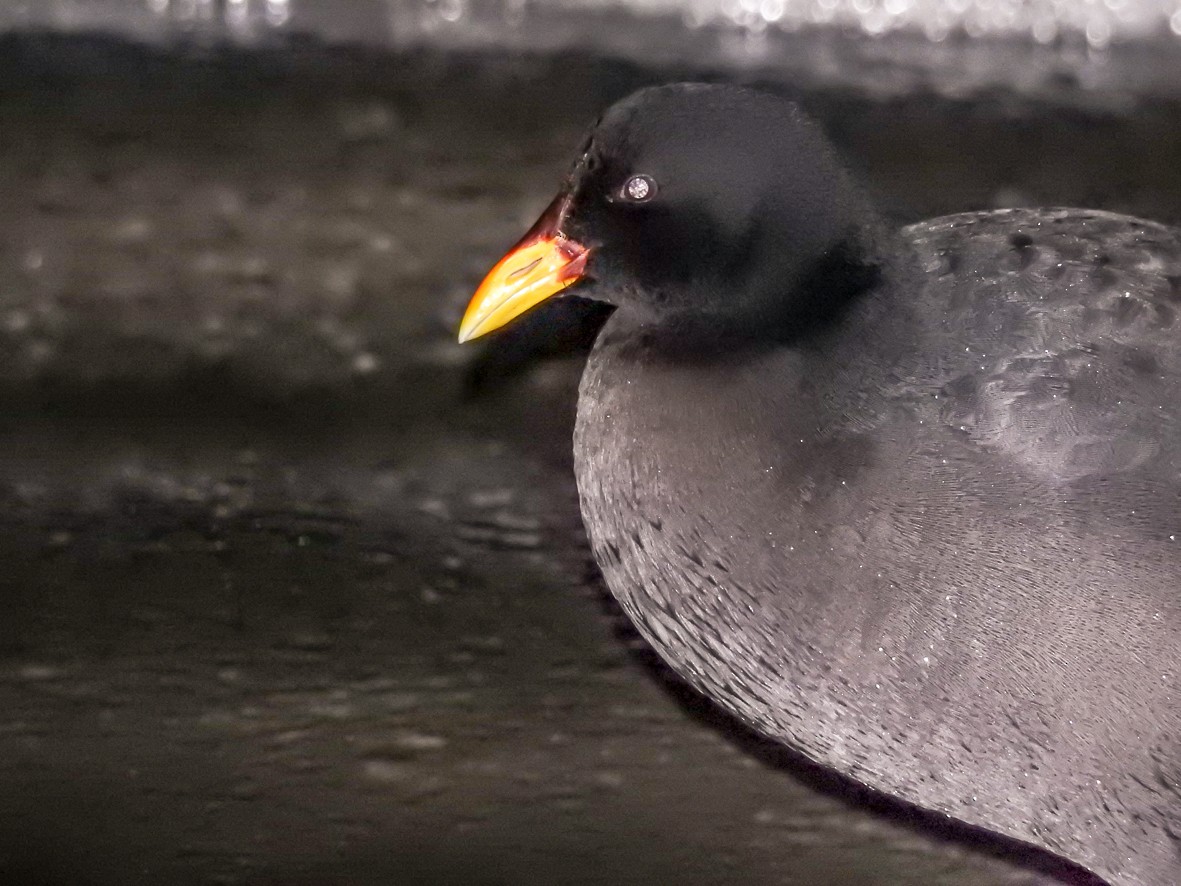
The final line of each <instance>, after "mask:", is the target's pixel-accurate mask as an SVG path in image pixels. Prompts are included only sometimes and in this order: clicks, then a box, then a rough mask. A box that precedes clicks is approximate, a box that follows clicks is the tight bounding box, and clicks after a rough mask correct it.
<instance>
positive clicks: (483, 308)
mask: <svg viewBox="0 0 1181 886" xmlns="http://www.w3.org/2000/svg"><path fill="white" fill-rule="evenodd" d="M567 203H568V199H567V198H566V196H565V195H560V196H559V197H558V198H557V199H555V200H554V201H553V203H551V204H550V205H549V206H548V207H547V208H546V210H545V212H543V213H542V214H541V218H539V219H538V220H537V222H536V223H535V224H534V225H533V227H532V228H530V229H529V232H528V233H527V234H526V235H525V236H524V237H523V238H521V241H520V242H519V243H518V244H517V245H516V246H514V247H513V248H512V249H511V250H509V252H508V254H507V255H506V256H505V257H504V258H502V259H501V260H500V261H498V262H497V263H496V264H495V266H493V268H492V270H491V271H489V272H488V276H486V277H485V278H484V282H482V283H481V284H480V286H479V288H478V289H476V294H475V295H473V296H472V300H471V302H470V303H469V304H468V306H467V311H466V312H465V313H464V315H463V321H462V322H461V323H460V324H459V340H460V342H461V343H462V342H466V341H471V340H472V339H473V338H479V337H480V336H481V335H484V334H485V333H488V332H491V331H492V330H494V329H499V328H500V327H501V326H504V325H505V324H506V323H508V322H509V321H510V320H513V319H514V318H516V317H519V316H521V314H523V313H525V312H526V311H527V310H529V309H530V308H532V307H534V306H535V305H538V304H540V303H541V302H543V301H545V300H546V299H547V298H550V297H551V296H553V295H557V294H558V293H559V292H561V291H562V290H563V289H565V288H566V287H568V286H571V285H572V284H574V283H576V282H578V280H579V279H580V278H581V277H582V275H583V274H584V273H585V272H586V260H587V257H588V256H589V255H590V250H588V249H587V248H586V247H584V246H583V245H582V244H580V243H577V242H575V241H574V240H571V239H570V238H569V237H567V236H565V235H564V234H563V233H562V232H561V230H559V226H560V224H561V222H562V219H563V216H564V214H565V209H566V206H567Z"/></svg>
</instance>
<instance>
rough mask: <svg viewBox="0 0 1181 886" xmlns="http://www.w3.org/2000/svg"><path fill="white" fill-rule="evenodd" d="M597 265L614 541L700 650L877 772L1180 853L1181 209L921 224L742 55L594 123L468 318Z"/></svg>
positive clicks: (659, 641) (593, 471)
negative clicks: (1179, 215) (891, 214)
mask: <svg viewBox="0 0 1181 886" xmlns="http://www.w3.org/2000/svg"><path fill="white" fill-rule="evenodd" d="M563 295H577V296H579V297H582V298H586V299H592V300H596V301H600V302H603V303H604V304H605V305H607V306H609V307H610V309H611V310H610V316H609V317H608V319H607V320H606V323H605V324H604V326H603V328H602V330H601V331H600V332H599V335H598V338H597V340H596V342H595V344H594V347H593V349H592V351H591V353H590V355H589V358H588V360H587V363H586V366H585V369H584V371H583V375H582V380H581V383H580V386H579V394H578V408H577V421H576V427H575V432H574V438H573V446H574V465H575V479H576V481H577V487H578V493H579V501H580V507H581V512H582V517H583V522H584V524H585V528H586V530H587V535H588V537H589V540H590V545H591V550H592V551H593V554H594V557H595V560H596V561H597V563H598V565H599V568H600V570H601V572H602V574H603V577H604V579H605V581H606V584H607V586H608V587H609V589H610V591H611V592H612V594H613V595H614V596H615V597H616V598H617V599H618V601H619V603H620V604H621V606H622V608H623V609H624V610H625V612H626V613H627V615H628V616H629V617H630V619H631V620H632V621H633V622H634V624H635V626H636V627H637V628H638V630H639V632H640V633H641V634H642V635H643V637H644V638H645V639H646V640H647V641H648V643H650V644H651V646H652V647H653V648H654V649H655V650H656V651H657V653H659V655H660V656H661V658H663V659H664V661H665V662H666V663H667V664H668V665H669V666H670V667H671V668H672V669H673V671H675V672H676V674H678V675H679V676H680V677H681V678H682V679H683V680H685V681H686V682H688V683H689V684H690V685H691V686H693V687H694V688H695V689H697V690H698V691H700V692H701V693H703V694H704V695H705V696H707V697H708V698H709V699H711V700H712V701H713V702H714V703H716V704H717V705H719V706H721V707H722V708H723V709H725V710H727V711H729V712H730V713H731V714H733V715H735V716H736V717H737V718H739V719H740V720H741V721H743V722H744V723H745V724H747V725H749V726H750V727H752V728H753V729H754V730H756V731H758V732H759V733H761V734H762V735H764V736H766V737H768V738H770V739H773V740H774V741H777V742H779V743H781V744H783V745H785V746H787V747H788V748H790V749H791V750H792V751H794V752H796V753H798V754H802V755H803V756H804V757H806V758H807V759H808V760H810V761H812V762H813V763H816V764H819V765H820V766H821V767H824V769H826V770H830V771H833V772H835V773H837V774H838V775H839V776H841V777H843V778H847V779H851V780H852V782H854V783H857V784H859V785H862V786H864V787H865V788H868V789H869V790H870V791H871V792H873V793H874V794H877V795H880V796H882V797H884V798H887V800H888V802H894V801H897V802H898V803H899V804H901V805H902V806H904V807H912V808H917V809H918V810H922V811H923V812H925V813H928V814H930V815H932V816H934V817H935V818H936V819H938V820H947V821H950V822H953V823H958V824H962V825H966V826H968V829H969V830H973V831H976V830H983V831H984V832H987V833H988V834H991V835H995V836H997V837H999V838H1001V842H1003V843H1006V844H1011V845H1013V846H1014V847H1015V848H1028V847H1033V849H1034V851H1035V854H1036V853H1043V852H1044V853H1049V854H1050V856H1052V857H1054V858H1056V859H1061V860H1063V861H1065V862H1066V863H1067V864H1068V865H1077V866H1079V867H1081V868H1082V869H1084V870H1085V871H1088V872H1090V874H1091V875H1094V876H1095V877H1098V878H1101V879H1102V880H1103V881H1105V882H1107V883H1109V884H1112V886H1176V884H1178V883H1181V683H1179V680H1178V662H1179V659H1181V338H1179V335H1178V333H1179V330H1181V324H1179V323H1178V311H1179V310H1181V232H1179V231H1178V230H1176V229H1175V228H1172V227H1169V226H1167V225H1163V224H1158V223H1155V222H1151V221H1146V220H1142V219H1138V218H1133V217H1130V216H1126V215H1120V214H1116V213H1112V212H1106V211H1099V210H1083V209H1074V208H1029V209H1004V210H990V211H975V212H965V213H961V214H956V215H949V216H945V217H941V218H936V219H932V220H929V221H923V222H919V223H917V224H910V225H908V226H905V227H896V226H893V225H891V224H889V223H888V222H886V221H885V220H884V219H883V218H882V217H881V216H880V215H879V213H878V212H877V211H876V210H875V208H874V206H873V203H872V200H871V199H870V198H869V197H868V196H867V192H866V190H865V189H864V187H863V186H862V185H861V184H860V183H858V182H857V181H856V180H855V179H854V177H853V176H852V175H851V174H850V173H849V172H848V171H847V169H846V168H845V166H844V165H843V163H842V161H841V159H840V157H839V156H838V155H837V153H836V152H835V150H834V149H833V147H832V146H831V144H830V143H829V141H828V140H827V139H826V137H825V135H824V133H823V131H822V130H821V129H820V127H819V126H818V125H817V124H816V123H815V122H813V121H812V120H810V119H809V118H808V117H807V116H806V114H805V113H804V112H803V111H801V110H800V109H799V107H798V106H797V105H796V104H795V103H793V102H791V101H789V100H787V99H785V98H782V97H780V96H776V95H774V94H771V93H767V92H762V91H757V90H752V89H748V88H744V87H741V86H737V85H725V84H693V83H678V84H668V85H662V86H656V87H649V88H647V89H644V90H641V91H639V92H637V93H634V94H633V95H631V96H629V97H627V98H625V99H623V100H621V101H619V102H617V103H616V104H614V105H612V106H610V107H609V108H608V109H607V110H606V112H605V113H604V114H603V116H602V117H601V118H599V120H598V121H596V122H595V123H594V125H593V126H592V127H591V128H590V130H589V134H588V135H587V136H586V138H585V140H584V141H583V143H582V144H581V146H580V147H579V148H578V150H577V152H576V157H575V160H574V162H573V164H572V166H571V167H570V171H569V173H568V175H567V176H566V177H565V179H564V181H563V183H562V185H561V187H560V188H559V193H558V195H557V197H556V198H555V199H554V200H553V202H552V203H550V205H549V206H548V207H547V208H546V209H545V211H544V212H543V213H542V215H541V217H540V218H539V219H538V221H537V223H536V224H535V225H534V226H533V227H532V228H531V229H530V230H529V231H528V232H527V233H526V234H525V236H524V237H523V238H522V239H521V240H520V242H518V243H517V244H516V245H515V246H514V247H513V248H512V249H510V251H509V252H508V254H507V255H506V256H505V257H504V258H503V259H502V260H501V261H499V262H498V263H496V265H495V266H494V267H493V268H492V270H491V271H490V272H489V273H488V275H487V276H486V278H485V279H484V280H483V282H482V283H481V284H480V285H479V287H478V289H477V290H476V292H475V295H474V296H473V298H472V300H471V302H470V304H469V306H468V308H467V311H466V313H465V314H464V317H463V319H462V322H461V325H460V334H459V338H460V341H461V342H462V341H466V340H470V339H473V338H476V337H479V336H482V335H484V334H486V333H488V332H491V331H493V330H495V329H497V328H499V327H502V326H504V325H505V324H507V323H509V322H510V321H511V320H513V319H514V318H515V317H517V316H520V315H521V314H523V313H525V312H526V311H528V310H529V309H530V308H532V307H533V306H535V305H537V304H540V303H541V302H543V301H545V300H547V299H550V298H554V297H560V296H563Z"/></svg>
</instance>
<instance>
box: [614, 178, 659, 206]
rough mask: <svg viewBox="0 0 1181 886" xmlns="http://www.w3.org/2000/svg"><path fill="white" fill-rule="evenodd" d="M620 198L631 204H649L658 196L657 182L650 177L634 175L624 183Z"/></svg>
mask: <svg viewBox="0 0 1181 886" xmlns="http://www.w3.org/2000/svg"><path fill="white" fill-rule="evenodd" d="M619 196H620V197H621V198H622V199H624V200H627V201H628V202H629V203H647V202H648V201H649V200H651V199H652V198H653V197H655V196H656V181H655V180H654V179H653V178H652V176H650V175H633V176H631V177H630V178H629V179H628V180H627V181H625V182H624V183H623V187H622V188H620V190H619Z"/></svg>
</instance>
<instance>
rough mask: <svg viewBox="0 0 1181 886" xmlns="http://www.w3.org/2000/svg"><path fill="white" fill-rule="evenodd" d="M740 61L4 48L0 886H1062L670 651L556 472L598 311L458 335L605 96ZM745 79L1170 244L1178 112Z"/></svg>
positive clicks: (949, 164)
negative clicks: (745, 701)
mask: <svg viewBox="0 0 1181 886" xmlns="http://www.w3.org/2000/svg"><path fill="white" fill-rule="evenodd" d="M709 73H710V72H708V71H704V72H693V71H691V70H685V69H682V70H671V69H664V70H645V69H642V68H640V67H637V66H634V65H629V64H624V63H621V62H611V61H606V60H602V59H595V58H592V57H570V56H569V55H565V56H563V57H561V58H552V57H545V56H538V57H534V58H523V57H509V56H505V55H496V54H493V53H489V54H483V55H471V56H466V57H460V56H456V55H449V56H448V55H441V54H432V53H430V52H427V51H423V52H419V53H416V54H410V55H402V56H383V55H380V54H377V53H373V52H363V51H360V50H348V49H344V48H336V49H331V50H329V49H326V48H321V47H317V46H316V45H314V44H306V45H302V44H301V45H295V46H291V47H286V48H284V49H283V50H281V51H270V50H259V51H255V52H251V53H247V52H228V51H217V52H212V51H208V50H198V49H194V48H191V47H190V48H187V49H185V48H180V49H177V50H176V51H175V52H171V53H160V52H153V51H148V50H144V49H139V48H135V47H132V46H130V45H125V44H120V43H117V42H112V41H103V40H87V39H71V40H63V39H55V38H48V37H12V36H9V37H0V503H2V506H0V523H2V524H3V531H2V532H0V562H2V563H3V564H4V569H3V572H2V573H0V710H2V711H3V714H2V715H0V878H2V879H3V881H4V882H6V883H46V884H48V883H53V884H58V883H60V884H72V886H80V884H91V883H93V884H133V883H152V884H158V883H199V882H200V883H206V882H214V883H263V884H272V883H273V884H321V883H323V884H328V883H340V884H368V883H381V884H402V883H407V884H415V883H472V884H485V883H487V884H491V883H505V884H544V883H571V884H575V883H633V882H635V883H638V882H648V883H683V884H693V886H696V884H729V883H745V884H752V883H757V884H762V883H798V884H820V886H823V884H843V883H865V884H882V886H886V884H891V886H896V884H931V883H938V884H949V886H950V884H955V886H967V884H1024V883H1035V882H1044V878H1043V877H1042V875H1039V874H1034V873H1029V872H1026V871H1024V870H1021V869H1019V868H1017V867H1015V866H1013V865H1011V864H1009V863H1007V862H1005V861H1002V860H999V859H997V858H994V857H990V856H988V855H985V854H981V853H979V852H976V851H974V850H971V849H966V848H962V847H960V846H958V845H956V844H949V843H947V842H946V841H942V840H940V839H937V838H936V837H934V836H930V835H928V834H927V833H925V832H923V831H920V830H915V829H914V828H911V827H908V826H904V825H902V824H899V823H897V822H892V821H889V820H887V819H885V818H882V817H880V816H875V815H871V814H870V813H868V812H865V811H862V809H860V808H859V807H854V806H851V805H849V804H848V803H847V802H846V801H845V800H844V799H843V797H842V794H844V793H848V792H847V791H842V790H841V789H840V787H839V785H835V786H834V785H833V784H829V783H823V782H824V781H825V780H824V779H822V778H817V777H816V775H815V773H808V772H806V771H805V772H802V773H801V771H800V770H799V768H798V767H792V766H783V765H781V764H782V761H781V760H779V759H777V758H776V755H775V754H774V753H772V752H771V751H770V750H769V749H767V748H766V747H762V746H760V745H759V744H758V743H757V742H755V741H753V740H752V739H751V738H750V737H749V736H745V735H744V734H743V733H742V732H741V730H739V729H738V728H736V727H735V726H734V725H733V724H730V723H728V721H726V720H725V718H724V717H722V716H721V715H719V714H717V713H716V712H713V711H712V710H711V709H710V708H709V707H708V706H707V705H705V704H704V703H702V702H700V701H698V700H696V699H695V697H694V696H692V695H691V694H688V693H685V692H683V691H680V690H678V689H676V687H675V686H673V685H671V684H670V681H669V680H668V678H667V677H666V676H665V675H663V674H662V672H661V670H660V668H659V667H658V666H657V665H656V664H655V663H654V662H653V661H652V659H651V656H650V655H648V654H646V653H645V652H644V651H643V649H642V646H641V644H639V643H638V641H637V640H636V639H635V638H634V636H633V635H632V634H631V633H630V632H629V630H628V629H627V627H626V625H624V624H623V623H622V621H621V619H620V617H619V616H618V615H617V614H616V612H615V610H614V609H613V608H612V607H611V606H610V605H609V603H608V602H607V601H606V600H605V599H604V595H603V591H602V589H601V587H600V585H599V583H598V579H597V573H596V572H595V569H594V566H593V563H592V562H591V560H590V556H589V553H588V551H587V549H586V545H585V541H584V538H583V535H582V529H581V523H580V521H579V517H578V511H577V501H576V496H575V492H574V488H573V481H572V477H571V471H570V429H571V424H572V419H573V408H574V396H575V387H576V384H577V377H578V372H579V368H580V363H581V357H580V356H579V355H578V353H577V351H578V348H579V343H585V342H586V341H587V340H588V339H589V336H590V333H589V332H588V322H589V320H590V319H593V318H590V317H589V315H588V314H587V312H586V311H583V310H580V309H579V308H578V306H577V303H569V302H568V303H566V304H564V305H563V304H559V305H557V306H556V307H554V308H551V309H549V310H545V311H542V312H540V313H539V314H538V315H537V316H536V317H535V318H534V319H533V320H532V321H531V322H529V323H526V324H522V325H521V326H520V327H518V328H517V329H515V330H511V331H510V332H509V333H508V334H506V335H504V336H502V337H501V338H500V339H499V340H494V341H491V342H489V343H488V344H487V345H486V346H485V347H484V348H479V347H468V348H466V349H461V348H460V347H459V346H458V345H456V344H455V343H454V335H453V331H454V328H455V325H456V322H457V319H458V316H459V313H460V312H461V310H462V307H463V304H464V302H465V301H466V298H467V295H468V294H469V292H470V291H471V289H472V287H473V285H474V284H475V283H476V282H477V280H478V279H479V276H480V275H481V272H482V271H483V270H484V269H485V268H486V267H487V266H488V265H489V264H490V262H491V261H493V260H494V259H495V258H497V257H498V255H499V253H500V251H501V250H502V249H503V248H504V247H505V246H506V245H508V244H509V243H511V242H512V241H513V240H514V239H515V238H516V235H517V234H518V233H519V232H520V231H521V230H523V228H524V227H525V225H527V223H528V222H530V221H531V220H532V217H533V216H534V215H535V214H536V213H537V212H538V211H539V210H540V208H541V207H542V206H543V205H544V204H545V203H546V202H547V200H548V196H549V195H550V193H551V192H552V190H553V188H554V186H555V184H556V182H557V181H558V178H559V177H560V175H561V174H562V172H563V170H564V167H565V164H566V162H567V159H568V157H569V154H570V151H571V149H572V148H573V147H574V146H575V145H576V144H577V143H578V141H579V137H580V134H581V132H582V130H583V128H584V126H585V125H586V124H587V123H588V122H589V121H590V120H592V119H593V118H594V116H595V115H596V114H597V113H598V111H599V110H601V108H602V107H603V106H604V104H606V103H607V102H609V101H610V100H612V99H614V98H616V97H618V96H620V95H622V94H624V93H626V92H628V91H630V90H631V89H633V88H635V87H636V86H639V85H641V84H644V83H648V82H655V81H660V80H665V79H673V78H683V77H686V76H694V75H695V76H701V75H709ZM749 79H751V80H761V81H763V82H765V83H767V84H769V85H772V86H775V87H776V88H778V89H780V90H782V91H786V92H788V93H795V94H798V97H800V98H801V99H802V100H803V101H804V102H805V103H806V104H807V105H808V107H809V108H810V109H811V110H812V111H813V112H814V113H815V114H817V115H818V116H819V117H820V118H821V119H822V120H823V122H824V123H825V124H826V126H827V127H828V129H829V131H830V132H831V133H832V134H833V136H834V138H835V139H836V140H837V141H838V143H839V145H840V147H841V148H842V149H843V150H844V151H845V152H846V153H847V154H848V156H849V157H850V160H851V162H852V163H853V165H854V166H855V167H856V168H858V169H859V170H861V171H862V173H863V174H864V175H865V176H866V178H867V180H868V181H869V183H870V186H871V187H872V188H873V189H874V191H875V192H876V193H877V194H878V195H879V196H880V199H881V201H882V205H883V206H885V207H887V209H888V211H889V212H890V213H891V214H893V215H894V216H896V217H897V218H899V219H914V218H919V217H923V216H927V215H935V214H939V213H943V212H949V211H957V210H963V209H973V208H983V207H987V206H993V205H1012V204H1020V203H1054V204H1086V205H1090V206H1096V207H1101V208H1107V209H1114V210H1122V211H1130V212H1134V213H1138V214H1143V215H1147V216H1150V217H1155V218H1158V219H1161V220H1165V221H1178V220H1181V171H1179V169H1178V165H1177V164H1176V158H1177V157H1178V156H1181V113H1179V110H1178V107H1177V106H1176V105H1175V104H1171V103H1169V102H1167V101H1155V102H1153V101H1147V100H1145V101H1140V102H1136V103H1134V104H1133V105H1132V106H1131V107H1122V108H1121V109H1119V110H1112V109H1108V110H1103V109H1095V110H1083V109H1080V108H1079V107H1074V108H1073V109H1072V110H1064V109H1059V108H1056V107H1055V106H1052V105H1048V104H1045V103H1037V102H1035V101H1033V100H1030V99H1028V98H1026V99H1021V98H1017V97H1016V96H1013V95H1009V94H1007V93H1001V92H995V91H994V92H990V93H988V94H982V95H974V96H970V97H968V98H965V99H963V100H958V101H956V100H951V99H948V98H940V97H937V96H936V94H935V93H934V92H930V93H928V92H920V93H918V94H914V95H912V96H910V97H907V98H893V99H889V100H887V101H882V100H872V99H870V98H867V97H865V96H864V95H863V94H860V93H858V92H856V91H853V90H846V91H841V90H837V89H829V90H823V89H818V88H810V89H806V90H803V91H801V90H800V89H799V88H798V87H797V88H794V89H793V85H792V84H791V83H774V82H773V80H774V78H773V77H772V76H771V75H770V74H767V73H763V74H758V73H751V75H750V77H749ZM590 331H591V332H593V326H592V327H590ZM572 352H573V353H572ZM562 353H566V356H560V355H561V354H562ZM555 355H557V358H556V359H555ZM818 782H820V783H822V784H820V785H819V786H820V788H821V789H819V790H818V789H817V785H818ZM894 818H895V819H897V818H898V816H894Z"/></svg>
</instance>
